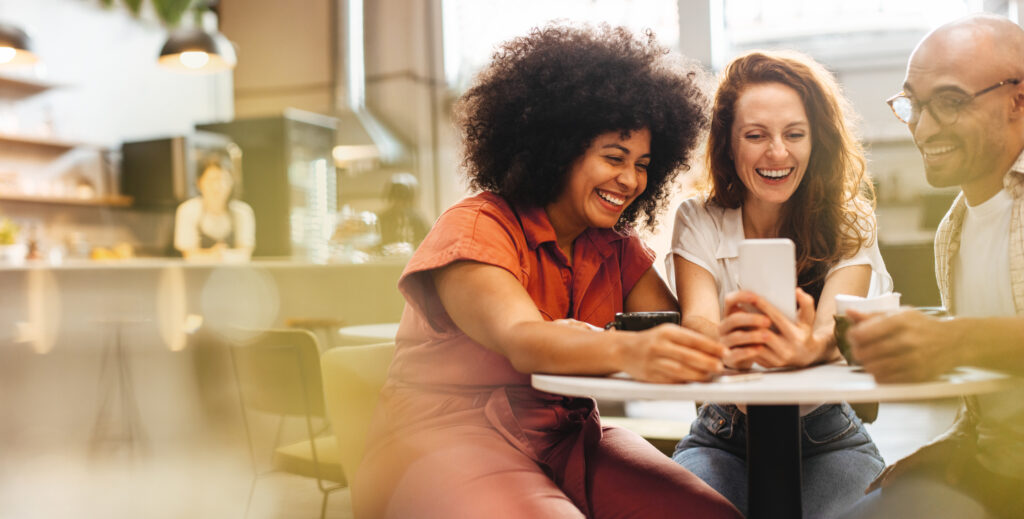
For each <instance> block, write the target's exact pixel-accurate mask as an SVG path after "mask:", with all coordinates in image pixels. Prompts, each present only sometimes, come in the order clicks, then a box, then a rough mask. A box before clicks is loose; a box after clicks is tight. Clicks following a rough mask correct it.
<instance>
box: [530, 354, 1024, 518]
mask: <svg viewBox="0 0 1024 519" xmlns="http://www.w3.org/2000/svg"><path fill="white" fill-rule="evenodd" d="M532 384H533V387H535V388H537V389H540V390H543V391H548V392H550V393H556V394H560V395H569V396H587V397H593V398H600V399H606V400H698V401H703V402H718V403H730V404H747V474H748V478H747V485H748V498H749V501H748V502H749V506H750V510H749V513H750V517H751V518H761V517H767V518H777V517H800V516H801V515H802V513H803V509H802V506H801V502H800V484H801V481H800V479H801V473H800V469H801V453H800V434H801V432H800V411H799V405H800V404H815V403H826V402H843V401H846V402H893V401H907V400H927V399H936V398H946V397H951V396H958V395H968V394H980V393H992V392H996V391H1004V390H1008V389H1012V388H1015V387H1019V386H1021V385H1024V381H1022V380H1021V379H1017V378H1013V377H1010V376H1009V375H1006V374H1003V373H999V372H995V371H988V370H983V369H979V368H971V367H960V368H956V369H955V370H953V371H952V372H950V373H948V374H946V375H943V376H942V377H940V378H939V379H938V380H935V381H930V382H921V383H914V384H878V383H876V382H875V380H874V378H873V377H872V376H871V375H869V374H867V373H864V372H863V371H862V370H860V368H857V367H852V366H847V365H845V364H828V365H823V366H815V367H812V368H808V369H799V370H785V371H760V372H753V373H749V374H734V375H725V376H721V377H718V378H717V379H716V380H714V381H712V382H707V383H688V384H650V383H646V382H638V381H636V380H632V379H630V378H629V377H628V376H625V375H624V374H617V375H613V376H610V377H586V376H565V375H533V377H532Z"/></svg>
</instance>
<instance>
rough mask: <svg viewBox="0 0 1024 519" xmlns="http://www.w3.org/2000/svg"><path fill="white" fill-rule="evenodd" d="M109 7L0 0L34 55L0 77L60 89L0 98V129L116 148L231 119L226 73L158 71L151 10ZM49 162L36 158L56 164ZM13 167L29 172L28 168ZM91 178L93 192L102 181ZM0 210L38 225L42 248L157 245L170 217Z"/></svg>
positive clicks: (61, 0) (26, 206)
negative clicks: (33, 61)
mask: <svg viewBox="0 0 1024 519" xmlns="http://www.w3.org/2000/svg"><path fill="white" fill-rule="evenodd" d="M115 4H116V7H114V8H112V9H104V8H102V7H101V6H100V3H99V2H98V1H82V0H31V1H29V0H0V20H2V21H4V22H6V23H11V24H15V25H18V26H21V27H22V28H24V29H25V30H26V31H28V32H29V34H30V37H31V38H32V42H33V44H34V48H35V51H36V54H38V55H39V57H40V58H41V60H42V62H41V63H40V64H38V65H35V66H32V67H28V68H24V67H23V68H19V69H16V70H0V73H2V74H9V75H22V76H28V77H32V78H36V79H41V80H45V81H47V82H51V83H57V84H59V85H62V87H61V88H58V89H53V90H49V91H47V92H45V93H42V94H40V95H37V96H35V97H32V98H29V99H26V100H24V101H16V102H11V101H9V100H0V112H6V114H14V117H8V116H7V115H5V117H3V118H2V119H3V120H2V126H3V128H0V131H2V132H5V133H14V134H19V135H29V136H39V137H50V138H55V139H61V140H66V141H72V142H84V143H88V144H96V145H100V146H103V147H108V148H110V149H114V150H116V149H118V148H119V147H120V144H121V142H122V141H123V140H138V139H143V138H148V137H153V136H166V135H171V134H179V133H185V132H191V131H192V129H193V124H194V123H197V122H207V121H215V120H230V119H232V118H233V116H234V106H233V101H232V93H231V89H232V78H231V73H230V72H221V73H218V74H215V75H185V74H181V73H176V72H173V71H169V70H164V69H162V68H160V67H158V66H157V63H156V60H157V57H158V56H159V53H160V48H161V47H162V46H163V43H164V41H165V40H166V37H167V31H166V29H164V28H163V26H161V25H160V24H158V23H157V22H156V21H154V20H155V17H154V16H153V15H152V13H144V14H145V19H144V20H137V19H135V18H133V17H132V16H131V15H130V14H129V13H128V11H127V9H126V8H124V7H122V6H121V5H120V2H115ZM146 5H147V6H148V5H149V4H148V2H147V3H146ZM0 153H3V154H2V155H0V162H3V161H4V160H5V159H11V158H12V157H11V155H10V154H11V152H0ZM74 153H76V152H70V153H68V154H65V155H71V154H74ZM52 158H53V157H52V156H45V155H44V156H41V157H37V159H38V161H51V162H52V163H57V162H59V161H58V160H52ZM93 169H100V168H91V169H89V171H88V172H87V173H89V174H90V176H96V177H98V176H102V175H103V174H102V172H94V171H92V170H93ZM17 173H18V174H19V175H35V174H36V172H35V171H33V170H31V169H25V170H20V169H19V170H18V171H17ZM50 173H52V174H53V176H55V177H56V176H59V175H60V174H62V172H61V171H52V172H50ZM92 180H93V183H94V185H96V186H97V187H98V188H100V189H103V186H105V185H106V182H105V181H103V180H100V179H96V178H93V179H92ZM98 194H104V193H102V192H100V193H98ZM0 214H3V215H5V216H8V217H11V218H13V219H15V220H16V221H17V222H19V223H20V224H22V226H23V227H25V228H36V229H39V231H38V232H37V234H39V236H38V237H39V238H40V239H41V241H42V244H43V246H44V247H48V246H50V245H56V244H59V243H63V242H65V241H67V240H68V239H69V236H72V235H78V236H81V237H83V238H84V240H85V241H86V242H88V243H89V244H91V245H94V246H97V245H98V246H113V245H114V244H117V243H122V242H127V243H131V244H133V245H136V246H137V247H138V246H143V247H149V248H153V247H159V246H160V244H161V243H164V242H167V241H168V240H169V239H170V233H171V225H172V222H173V220H172V219H171V218H168V215H167V214H162V213H148V212H140V211H134V210H128V209H111V208H107V207H74V206H61V205H47V204H39V203H29V202H6V201H0Z"/></svg>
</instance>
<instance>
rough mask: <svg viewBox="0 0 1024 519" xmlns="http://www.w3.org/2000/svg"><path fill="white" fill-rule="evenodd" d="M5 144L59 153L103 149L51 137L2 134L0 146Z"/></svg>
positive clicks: (97, 146) (94, 145) (0, 135)
mask: <svg viewBox="0 0 1024 519" xmlns="http://www.w3.org/2000/svg"><path fill="white" fill-rule="evenodd" d="M4 143H7V144H13V145H15V146H22V147H30V148H40V149H46V150H50V151H58V152H64V151H71V150H72V149H74V148H101V146H99V145H96V144H86V143H82V142H70V141H64V140H60V139H51V138H49V137H32V136H28V135H16V134H11V133H0V146H2V145H3V144H4Z"/></svg>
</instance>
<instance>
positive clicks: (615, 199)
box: [597, 191, 626, 205]
mask: <svg viewBox="0 0 1024 519" xmlns="http://www.w3.org/2000/svg"><path fill="white" fill-rule="evenodd" d="M597 196H599V197H601V199H602V200H604V201H605V202H608V203H609V204H612V205H622V204H624V203H626V199H625V197H620V196H615V195H613V194H611V193H608V192H607V191H598V192H597Z"/></svg>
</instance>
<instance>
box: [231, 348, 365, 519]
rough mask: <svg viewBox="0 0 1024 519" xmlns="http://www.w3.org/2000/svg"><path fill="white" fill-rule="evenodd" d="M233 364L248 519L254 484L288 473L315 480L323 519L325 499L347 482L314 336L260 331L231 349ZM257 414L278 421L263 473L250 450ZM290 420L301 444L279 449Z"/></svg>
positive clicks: (254, 442)
mask: <svg viewBox="0 0 1024 519" xmlns="http://www.w3.org/2000/svg"><path fill="white" fill-rule="evenodd" d="M231 360H232V364H233V366H234V370H235V380H236V381H237V383H238V393H239V400H240V402H241V407H242V421H243V422H244V424H245V434H246V439H247V440H248V443H249V454H250V456H251V457H252V463H253V472H254V475H253V481H252V485H251V486H250V488H249V501H248V503H247V504H246V516H248V513H249V506H250V505H251V503H252V497H253V493H254V492H255V489H256V482H257V480H258V479H259V478H261V477H263V476H265V475H267V474H270V473H273V472H288V473H292V474H298V475H301V476H306V477H310V478H314V479H316V482H317V488H318V489H319V490H320V492H321V493H322V494H323V498H322V500H321V504H320V517H321V519H323V517H324V516H325V515H326V513H327V498H328V496H329V495H330V494H331V492H334V491H336V490H339V489H341V488H344V487H345V486H347V481H346V479H345V476H344V472H343V471H342V468H341V465H340V463H339V458H338V451H337V442H335V440H334V437H333V436H331V435H330V434H328V432H327V429H328V426H327V421H326V413H325V411H324V398H323V395H324V393H323V385H322V384H321V379H320V352H319V349H318V348H317V341H316V336H314V335H313V334H312V333H310V332H309V331H306V330H294V329H293V330H265V331H260V332H258V333H255V334H254V335H253V337H252V338H251V339H250V340H247V341H244V342H242V343H240V344H236V345H233V346H232V347H231ZM256 415H267V416H271V417H274V418H276V419H277V432H276V434H275V435H274V439H273V442H272V445H273V452H272V454H271V462H270V469H269V470H263V471H261V470H260V467H259V463H258V462H257V453H256V448H255V446H254V445H256V443H257V439H256V438H255V436H257V434H258V428H257V427H254V426H253V424H252V423H251V422H252V421H253V419H254V418H256ZM289 419H290V420H292V421H295V420H298V421H300V422H301V423H302V429H304V434H303V439H301V440H299V441H297V442H294V443H289V444H286V445H281V444H280V443H281V436H282V431H283V429H284V426H285V423H286V420H289Z"/></svg>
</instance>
